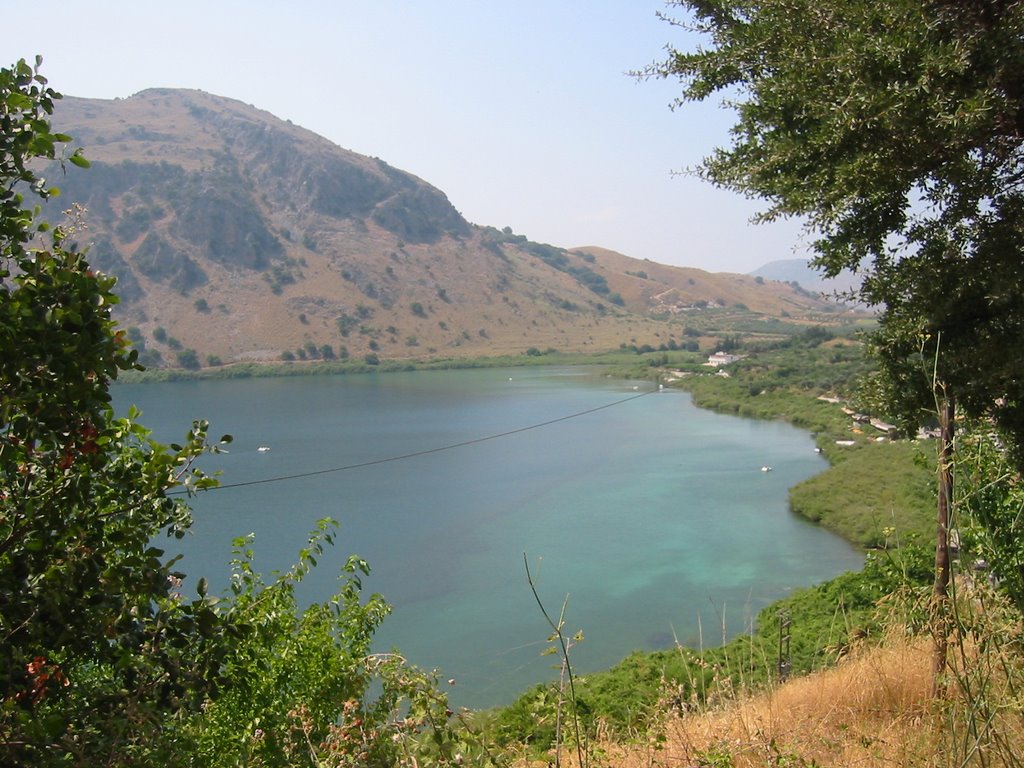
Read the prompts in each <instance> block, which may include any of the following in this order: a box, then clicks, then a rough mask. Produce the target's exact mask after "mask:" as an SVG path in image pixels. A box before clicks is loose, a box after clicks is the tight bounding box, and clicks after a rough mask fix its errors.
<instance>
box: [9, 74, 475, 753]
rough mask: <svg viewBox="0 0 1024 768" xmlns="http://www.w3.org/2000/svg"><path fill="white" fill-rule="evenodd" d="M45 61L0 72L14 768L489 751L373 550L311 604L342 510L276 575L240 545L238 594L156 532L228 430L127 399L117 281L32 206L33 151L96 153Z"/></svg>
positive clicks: (164, 530)
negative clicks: (150, 410) (113, 394)
mask: <svg viewBox="0 0 1024 768" xmlns="http://www.w3.org/2000/svg"><path fill="white" fill-rule="evenodd" d="M38 66H39V60H37V62H36V66H35V67H32V66H30V65H28V64H26V63H25V62H24V61H20V62H18V63H17V64H16V65H14V66H12V67H10V68H3V69H0V763H2V764H3V765H12V766H14V765H32V766H48V765H61V766H69V765H71V766H128V765H130V766H146V765H159V766H178V765H196V766H220V765H225V766H226V765H232V766H234V765H243V764H246V765H257V764H258V765H264V766H278V765H280V766H284V765H289V766H291V765H318V766H320V765H331V766H341V765H380V766H385V765H386V766H391V765H400V764H403V763H407V764H413V763H417V761H419V764H426V763H430V764H437V765H443V764H448V763H450V762H454V761H456V758H457V756H460V755H467V754H470V753H471V751H472V750H473V749H480V747H479V744H478V742H476V741H474V740H473V738H472V737H471V736H470V735H468V734H467V732H466V731H465V730H459V729H456V728H455V726H454V725H453V723H452V721H450V720H449V715H450V713H449V712H448V710H447V703H446V700H445V697H444V695H443V694H441V693H439V692H438V690H437V686H436V684H435V683H436V681H435V680H434V678H433V676H432V675H429V674H425V673H423V672H420V671H417V670H416V669H414V668H412V667H410V666H409V665H407V664H406V663H405V662H404V660H402V659H401V657H399V656H397V655H395V654H386V655H378V654H374V653H372V652H371V648H370V642H371V639H372V636H373V632H374V630H375V629H376V627H377V626H378V625H379V623H380V621H381V620H382V619H383V617H384V616H385V615H386V613H387V610H388V609H387V606H386V604H385V603H384V602H383V600H381V599H380V598H379V597H377V596H373V597H370V598H369V599H365V600H364V599H363V598H362V596H361V582H360V576H361V575H362V574H365V573H366V572H367V570H368V568H367V566H366V564H365V563H364V562H363V561H361V560H359V559H358V558H351V559H350V560H349V561H348V562H347V564H346V565H345V566H344V567H343V569H342V577H343V578H342V585H341V588H340V590H339V593H338V595H337V596H336V597H335V598H334V599H333V600H331V601H328V602H327V603H324V604H321V605H314V606H310V607H308V608H306V609H305V610H300V608H299V606H298V604H297V602H296V599H295V594H294V589H295V584H296V583H297V582H298V581H299V580H300V579H301V578H302V576H303V575H305V573H306V572H307V571H308V570H309V568H310V567H312V565H313V564H315V562H316V559H317V557H319V555H320V554H321V552H322V551H323V548H324V545H325V544H327V543H330V542H331V541H332V536H333V534H332V531H331V525H330V523H329V522H324V523H322V524H321V525H320V526H319V527H318V529H317V530H316V531H314V533H313V535H312V536H311V537H310V543H309V547H308V549H306V550H304V551H303V552H302V553H300V557H299V562H298V565H296V567H295V568H294V569H292V570H291V571H289V572H288V573H286V574H284V575H282V576H280V577H278V578H277V579H276V580H275V581H274V582H272V583H270V584H267V583H265V582H264V581H263V579H262V577H261V576H260V575H259V574H258V573H256V572H255V571H254V570H253V569H252V566H251V557H252V556H251V552H250V550H249V549H248V543H247V542H246V541H244V540H242V541H240V542H238V551H237V553H236V555H237V556H236V560H235V562H234V563H233V566H234V576H233V580H232V587H231V590H230V592H229V593H228V594H226V595H225V596H224V597H223V598H218V597H215V596H212V595H209V594H208V593H207V589H206V582H205V580H203V579H199V580H198V581H197V582H196V596H195V598H192V599H188V598H186V597H184V596H183V595H182V594H181V593H180V592H179V590H180V587H181V584H182V579H183V578H184V574H182V573H180V572H178V571H177V570H176V569H175V560H174V559H168V558H166V557H165V556H164V552H163V551H162V550H161V549H160V547H159V544H158V542H159V537H160V536H161V535H170V536H172V537H180V536H182V535H183V534H184V532H185V531H186V529H187V528H188V526H189V524H190V522H191V515H190V511H189V508H188V506H187V504H186V500H187V494H190V493H192V492H195V491H197V490H203V489H207V488H210V487H212V486H213V485H215V484H216V480H215V479H214V478H211V477H207V476H205V475H204V474H203V473H202V472H201V471H200V470H199V469H198V467H197V461H198V460H199V459H200V458H201V456H202V455H203V454H204V453H205V452H207V451H210V450H217V447H218V445H219V443H218V444H217V445H210V443H209V442H208V440H207V426H208V425H207V424H206V423H205V422H203V421H196V422H194V423H193V424H192V426H191V428H190V429H189V430H188V431H187V433H186V436H185V440H184V441H183V442H182V443H181V444H180V445H171V446H164V445H161V444H158V443H156V442H154V441H153V440H151V439H150V437H149V433H148V431H147V430H146V429H145V428H143V427H142V426H141V425H140V424H138V422H137V420H136V419H137V416H138V414H137V413H135V412H131V413H129V415H128V416H127V417H124V418H119V417H117V416H116V415H115V414H114V412H113V410H112V408H111V404H110V399H111V398H110V393H109V387H110V385H111V383H112V382H113V381H114V380H115V379H116V378H117V376H118V374H119V372H121V371H123V370H126V369H129V368H133V367H138V364H137V355H136V352H135V351H134V350H132V349H131V345H130V342H129V341H128V339H127V335H126V334H125V333H124V332H123V331H120V330H118V329H117V327H116V325H115V323H114V321H113V320H112V318H111V314H110V312H111V307H112V306H113V305H114V304H115V303H116V302H117V297H116V295H115V294H114V293H113V288H114V279H113V278H111V277H107V276H106V275H103V274H101V273H99V272H97V271H95V270H94V269H93V268H92V267H91V266H90V265H89V262H88V261H87V259H86V257H85V254H83V253H81V252H79V251H78V250H77V249H76V248H75V247H74V246H73V245H72V244H71V239H70V238H71V235H72V234H73V228H74V227H73V224H72V225H65V226H60V227H56V228H54V229H52V231H51V229H50V227H49V225H47V224H46V223H45V222H40V221H38V218H37V217H38V215H39V207H38V205H36V206H32V207H29V205H28V204H27V202H26V195H28V196H29V200H31V199H33V198H37V199H46V198H49V197H53V196H55V195H56V194H57V190H56V189H55V188H54V187H52V186H50V185H49V184H48V183H47V182H46V181H45V180H44V179H42V178H39V177H38V176H37V175H36V172H35V171H34V170H33V169H34V168H35V167H37V164H38V163H37V161H40V160H44V161H45V160H54V159H58V158H61V157H63V158H64V159H66V160H67V161H69V162H70V163H72V164H74V165H80V166H84V165H87V163H86V161H85V160H84V158H82V156H81V154H80V153H79V152H78V151H73V152H71V153H69V154H67V153H64V150H62V146H63V145H66V143H67V142H68V141H70V138H69V137H67V136H64V135H62V134H59V133H55V132H53V131H52V129H51V127H50V116H51V114H52V112H53V105H54V101H55V100H57V99H59V98H60V96H59V94H57V93H56V92H54V91H53V90H52V89H50V88H49V87H48V86H47V83H46V80H45V79H44V78H43V77H42V76H41V75H40V74H39V73H38ZM229 439H230V438H228V437H227V436H225V438H222V441H221V442H227V441H228V440H229ZM183 490H184V491H185V492H187V494H186V495H173V494H174V493H179V494H180V492H181V491H183ZM478 757H479V759H480V763H481V764H486V761H487V760H488V759H489V757H488V756H487V754H486V751H485V750H484V751H483V752H482V753H481V754H480V755H478Z"/></svg>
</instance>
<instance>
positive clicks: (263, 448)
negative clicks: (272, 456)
mask: <svg viewBox="0 0 1024 768" xmlns="http://www.w3.org/2000/svg"><path fill="white" fill-rule="evenodd" d="M256 450H257V451H259V452H260V453H266V452H267V451H269V450H270V446H269V445H261V446H260V447H259V448H257V449H256Z"/></svg>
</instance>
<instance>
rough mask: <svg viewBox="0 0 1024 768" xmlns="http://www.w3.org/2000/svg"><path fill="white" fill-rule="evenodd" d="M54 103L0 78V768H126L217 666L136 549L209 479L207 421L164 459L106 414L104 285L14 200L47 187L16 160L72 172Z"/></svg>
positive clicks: (160, 743) (205, 640)
mask: <svg viewBox="0 0 1024 768" xmlns="http://www.w3.org/2000/svg"><path fill="white" fill-rule="evenodd" d="M36 66H37V67H38V61H37V65H36ZM57 98H59V95H58V94H56V93H55V92H54V91H53V90H51V89H50V88H48V87H47V85H46V81H45V79H44V78H43V77H41V76H40V75H39V74H38V72H37V69H36V68H33V67H30V66H29V65H27V64H26V63H25V62H24V61H21V62H19V63H18V64H17V65H15V66H13V67H11V68H5V69H0V606H2V609H0V762H4V763H5V764H8V765H13V764H23V763H27V764H40V765H46V764H51V763H54V764H56V763H61V764H74V765H79V764H81V765H85V764H90V763H99V762H101V760H102V762H103V763H104V764H126V763H131V762H138V763H140V764H141V763H143V762H145V761H144V760H143V759H142V758H141V755H142V754H143V753H145V754H148V755H151V756H156V757H155V759H159V756H160V755H161V753H166V751H167V750H168V749H169V748H170V747H169V742H168V741H167V739H165V738H161V736H160V735H161V734H166V733H168V732H170V731H171V730H173V729H169V728H167V726H166V723H165V722H164V718H165V716H166V714H167V713H168V712H169V711H171V709H172V708H174V707H182V708H184V709H187V708H188V707H189V706H190V704H191V702H192V701H193V697H194V696H195V695H201V694H202V693H203V692H204V691H206V690H207V689H208V687H209V686H210V685H212V684H213V683H214V681H215V679H216V677H217V674H218V672H217V669H218V658H217V654H216V653H215V652H207V650H208V646H209V644H210V643H212V642H213V640H214V636H215V635H216V633H217V631H218V628H217V626H216V622H212V621H210V618H211V617H212V615H213V614H212V613H211V608H210V606H209V605H208V603H207V601H206V600H205V599H202V598H200V599H199V600H197V601H193V602H187V601H180V602H179V601H177V600H176V599H175V598H174V597H173V584H174V581H175V579H176V576H175V575H174V572H173V570H172V566H171V565H170V564H168V563H166V562H164V561H163V560H162V559H161V556H162V554H163V553H162V552H161V550H160V549H159V548H157V546H155V545H154V544H153V541H154V539H155V537H156V536H157V534H159V533H161V532H166V533H168V534H173V535H176V536H180V535H181V534H182V532H183V531H184V529H185V528H186V527H187V525H188V523H189V513H188V508H187V507H186V506H185V505H184V503H182V502H181V501H178V500H175V499H172V498H171V497H169V496H168V495H167V494H166V491H167V490H168V489H169V488H172V487H176V486H177V487H180V486H184V487H185V488H186V489H188V490H194V489H196V488H203V487H207V486H208V485H209V484H210V483H211V482H212V480H210V479H209V478H205V477H204V476H203V475H202V474H201V473H199V472H198V471H197V470H196V469H195V464H194V462H195V460H196V458H197V457H198V456H199V455H200V454H201V453H202V452H203V451H204V450H205V448H206V425H205V424H203V423H201V422H197V423H195V424H194V425H193V427H192V429H191V430H190V431H189V433H188V435H187V437H186V440H185V441H184V443H183V444H182V446H179V447H175V448H173V449H170V450H168V449H165V448H163V447H162V446H158V445H157V444H156V443H153V442H151V441H150V440H149V437H148V433H147V432H146V430H145V429H143V428H142V427H141V426H140V425H138V424H137V423H135V421H134V415H132V414H130V415H129V417H128V418H122V419H118V418H114V415H113V412H112V410H111V407H110V395H109V393H108V391H107V390H108V385H109V383H110V382H111V381H112V380H114V379H116V378H117V375H118V373H119V372H120V371H122V370H125V369H128V368H131V367H134V366H135V365H136V363H135V357H136V355H135V352H134V351H132V350H130V348H129V344H128V342H127V340H126V336H125V334H124V332H122V331H117V330H116V329H115V326H114V323H113V321H112V320H111V318H110V309H111V307H112V306H113V305H114V304H115V303H116V301H117V297H116V296H115V295H114V294H113V293H112V288H113V285H114V280H113V278H110V277H107V276H105V275H102V274H100V273H98V272H96V271H94V270H93V269H92V268H91V267H90V266H89V264H88V262H87V261H86V260H85V258H84V257H83V255H82V254H80V253H78V252H77V251H76V250H74V249H73V248H72V247H70V246H68V242H67V239H66V238H67V235H68V232H67V231H66V230H65V229H63V228H61V227H57V228H55V229H54V230H52V232H50V231H49V230H50V228H49V226H48V225H47V224H45V223H39V222H37V221H36V219H35V215H34V211H33V209H32V208H29V207H26V205H25V201H24V197H23V195H24V192H25V191H28V192H29V193H31V194H33V195H35V196H37V197H38V198H42V199H46V198H49V197H53V196H54V195H56V194H57V191H56V190H55V189H54V188H52V187H50V186H48V185H47V184H46V182H45V181H44V180H43V179H42V178H39V177H38V176H37V175H36V173H35V172H34V171H33V170H32V168H33V167H35V166H34V165H33V161H36V160H50V159H54V158H57V157H66V158H67V159H69V160H70V161H71V162H73V163H74V164H75V165H85V161H84V159H82V158H81V156H80V154H79V153H78V152H77V151H75V152H73V153H72V154H71V155H70V156H67V155H62V154H61V150H60V149H59V148H60V146H61V145H62V144H65V143H66V142H67V141H69V140H70V139H69V137H67V136H64V135H62V134H58V133H54V132H53V131H52V130H51V129H50V124H49V115H50V114H51V113H52V111H53V103H54V101H55V100H56V99H57ZM101 756H103V757H102V758H101Z"/></svg>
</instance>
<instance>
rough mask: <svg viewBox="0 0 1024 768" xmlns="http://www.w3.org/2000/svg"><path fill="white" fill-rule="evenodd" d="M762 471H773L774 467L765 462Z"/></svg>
mask: <svg viewBox="0 0 1024 768" xmlns="http://www.w3.org/2000/svg"><path fill="white" fill-rule="evenodd" d="M761 471H762V472H771V471H772V468H771V467H769V466H768V465H767V464H765V465H764V466H763V467H761Z"/></svg>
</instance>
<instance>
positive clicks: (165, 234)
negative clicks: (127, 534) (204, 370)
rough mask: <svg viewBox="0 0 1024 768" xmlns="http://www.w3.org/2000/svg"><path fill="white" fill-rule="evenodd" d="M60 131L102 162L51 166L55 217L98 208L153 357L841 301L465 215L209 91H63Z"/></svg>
mask: <svg viewBox="0 0 1024 768" xmlns="http://www.w3.org/2000/svg"><path fill="white" fill-rule="evenodd" d="M55 125H59V126H60V128H61V130H62V131H64V132H66V133H68V134H71V135H72V136H73V137H74V139H75V143H76V145H81V146H82V147H84V151H85V155H86V156H87V157H88V158H89V160H90V161H91V163H92V167H91V169H89V170H86V171H80V170H78V169H72V170H71V172H69V173H67V174H66V175H64V176H62V175H61V173H60V170H59V169H58V168H56V167H54V168H51V169H49V172H48V174H47V175H48V176H49V177H50V178H51V179H58V178H59V186H60V187H61V190H62V193H63V194H62V195H61V197H60V198H59V199H57V200H56V201H54V202H52V203H50V204H49V210H48V211H47V215H48V216H49V218H50V219H51V220H59V219H60V218H61V216H62V213H61V210H62V209H65V208H67V207H68V206H69V205H71V204H72V203H78V204H81V205H82V206H84V208H85V212H84V214H82V222H81V225H80V226H81V228H80V229H79V231H78V233H77V239H78V241H79V242H80V243H81V244H82V245H87V246H88V247H89V248H90V259H91V261H92V262H93V263H94V264H95V265H96V266H98V267H99V268H100V269H102V270H103V271H105V272H108V273H110V274H113V275H115V276H117V278H118V285H117V289H116V290H117V293H118V294H119V296H120V298H121V305H120V306H119V307H118V308H117V314H118V316H119V319H120V320H121V322H122V324H124V325H125V326H127V327H128V328H129V329H130V333H131V335H132V337H133V340H134V341H135V344H136V347H138V348H141V350H142V353H143V359H144V361H146V362H147V363H148V364H150V365H154V366H160V365H170V366H177V365H184V366H185V367H201V366H206V365H210V364H214V365H216V364H222V363H223V364H226V363H230V362H235V361H243V360H280V359H293V358H294V359H299V358H318V357H327V358H330V357H345V356H346V355H347V356H351V357H354V358H363V357H365V356H372V357H373V358H375V359H412V358H424V357H464V356H475V355H482V354H521V353H523V352H526V351H527V350H529V349H531V348H533V349H539V350H546V349H557V350H559V351H571V352H587V351H603V350H607V349H612V348H618V347H620V346H623V345H626V346H639V347H643V346H645V345H646V346H650V347H652V348H654V349H658V348H662V347H665V346H668V347H669V348H675V347H676V346H677V345H679V346H681V345H682V344H683V343H684V341H686V340H689V341H690V342H691V343H692V341H693V340H694V339H696V338H700V337H704V338H705V339H706V341H705V344H706V345H707V346H713V345H714V343H715V340H714V338H713V337H714V334H716V333H719V332H726V331H728V329H729V327H730V323H732V322H736V321H737V318H741V319H742V322H746V323H749V322H750V321H751V319H758V318H764V317H773V318H785V319H786V320H787V322H792V323H794V324H800V323H804V322H814V323H823V322H824V323H830V322H835V321H836V320H837V317H838V316H839V315H840V314H841V313H842V312H843V310H842V308H840V307H838V306H837V305H835V304H834V303H830V302H828V301H826V300H824V299H823V298H821V297H820V296H819V295H818V294H816V293H813V292H809V291H806V290H803V289H801V288H800V287H799V286H796V285H789V284H786V283H783V282H777V281H771V280H765V279H763V278H757V277H753V276H746V275H734V274H716V273H708V272H704V271H702V270H697V269H687V268H680V267H671V266H666V265H661V264H655V263H653V262H650V261H646V260H640V259H635V258H631V257H628V256H625V255H622V254H618V253H615V252H612V251H608V250H605V249H602V248H598V247H581V248H574V249H565V248H559V247H555V246H551V245H547V244H543V243H537V242H533V241H531V240H529V239H528V238H527V237H526V236H524V235H519V234H515V233H513V232H512V231H511V230H510V229H508V228H507V227H506V228H504V229H498V228H496V227H492V226H485V225H478V224H474V223H471V222H468V221H466V220H465V218H463V216H462V215H461V214H460V213H459V211H457V210H456V209H455V208H454V207H453V206H452V204H451V203H450V202H449V200H448V198H447V197H446V196H445V194H444V193H443V192H442V191H441V190H438V189H437V188H435V187H433V186H431V185H430V184H428V183H427V182H425V181H423V180H421V179H419V178H416V177H415V176H412V175H410V174H408V173H406V172H404V171H401V170H399V169H397V168H394V167H392V166H390V165H388V163H386V162H385V161H384V160H381V159H378V158H371V157H366V156H363V155H359V154H357V153H355V152H351V151H348V150H346V149H342V148H341V147H338V146H337V145H335V144H332V143H331V142H329V141H328V140H326V139H324V138H322V137H320V136H317V135H316V134H314V133H312V132H310V131H307V130H305V129H303V128H300V127H298V126H295V125H293V124H291V123H290V122H286V121H282V120H279V119H277V118H275V117H274V116H272V115H270V114H269V113H267V112H263V111H260V110H258V109H256V108H255V107H252V106H248V105H245V104H242V103H240V102H238V101H233V100H231V99H226V98H221V97H218V96H212V95H210V94H207V93H204V92H201V91H191V90H173V89H152V90H146V91H143V92H141V93H139V94H136V95H135V96H132V97H130V98H127V99H115V100H112V101H107V100H94V99H77V98H72V97H66V98H64V99H63V100H62V101H60V102H59V103H58V104H57V111H56V114H55ZM708 318H714V321H713V322H707V319H708ZM687 329H688V331H689V332H688V333H686V334H685V339H684V330H687Z"/></svg>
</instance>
